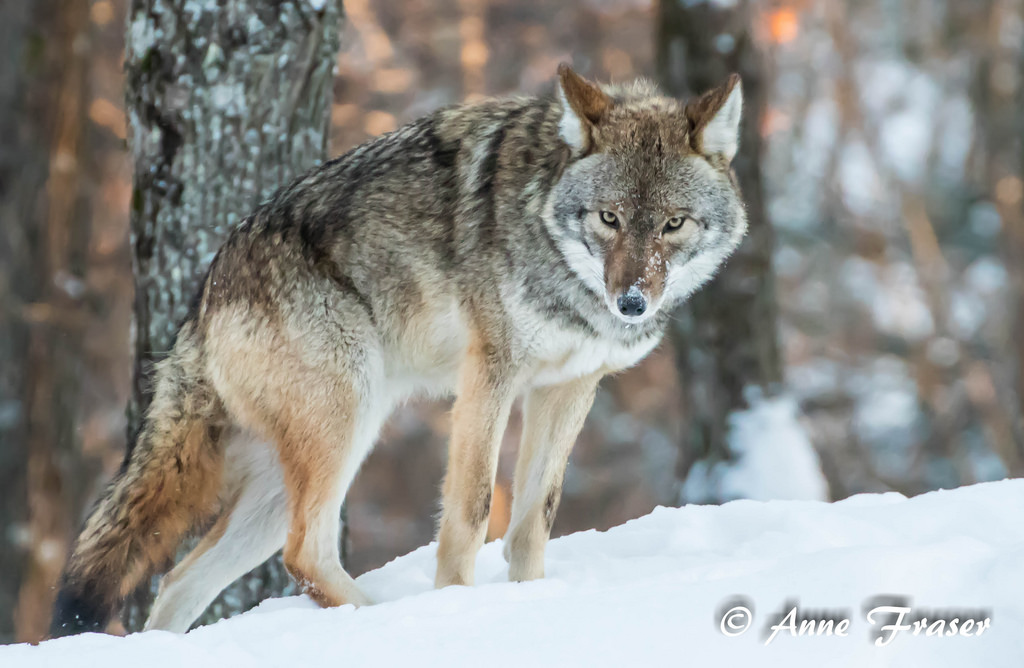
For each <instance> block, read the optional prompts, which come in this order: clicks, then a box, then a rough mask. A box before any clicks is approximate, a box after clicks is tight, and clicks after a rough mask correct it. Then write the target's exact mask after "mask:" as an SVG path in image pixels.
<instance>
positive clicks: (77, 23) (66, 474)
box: [0, 0, 89, 642]
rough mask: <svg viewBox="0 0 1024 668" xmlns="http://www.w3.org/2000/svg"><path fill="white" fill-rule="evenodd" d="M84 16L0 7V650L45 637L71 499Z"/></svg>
mask: <svg viewBox="0 0 1024 668" xmlns="http://www.w3.org/2000/svg"><path fill="white" fill-rule="evenodd" d="M88 16H89V10H88V6H87V5H86V4H84V3H81V2H75V1H72V0H40V1H39V2H33V3H4V4H2V5H0V44H2V45H3V47H2V48H3V50H4V52H3V56H2V57H0V218H2V220H3V227H2V231H0V266H2V267H3V269H4V271H3V272H2V275H0V373H2V376H0V489H3V490H4V495H5V498H4V502H3V503H2V504H0V536H2V537H3V540H4V542H5V543H7V542H8V541H10V543H8V544H7V545H5V546H4V547H3V549H0V642H2V641H4V640H10V639H12V637H13V638H15V639H17V640H20V641H36V640H40V639H41V638H42V637H43V636H44V635H45V633H46V631H47V627H48V623H49V616H50V607H51V604H52V601H53V589H54V586H55V585H56V583H57V579H58V577H59V576H60V568H61V565H62V558H63V556H64V555H65V553H66V552H67V548H68V541H69V539H70V533H71V530H72V522H71V521H70V518H71V517H73V516H74V514H75V513H74V512H73V511H72V508H77V507H78V506H79V505H80V504H79V503H78V501H79V500H80V497H81V494H82V489H81V485H79V484H77V481H78V480H79V479H78V478H76V476H75V473H76V472H77V471H79V469H80V462H79V458H80V452H79V447H78V441H77V437H76V433H75V425H76V422H77V417H78V415H77V410H76V409H77V406H78V400H77V398H78V393H79V386H80V382H79V376H80V375H81V368H80V367H81V364H80V362H81V360H80V358H81V355H82V347H81V338H82V336H81V328H82V325H83V324H84V321H85V311H84V310H83V303H82V300H81V297H82V289H83V286H84V281H83V273H84V266H83V265H84V253H85V249H86V248H87V243H88V231H89V225H88V214H87V211H88V209H87V207H86V206H85V204H86V201H85V196H86V195H85V193H86V191H87V188H86V187H85V182H86V181H87V180H88V178H87V177H86V176H85V175H86V174H88V169H87V167H86V165H85V164H84V161H85V159H86V156H87V155H88V151H87V136H88V133H87V123H86V117H85V106H86V103H87V101H88V94H87V88H86V84H87V78H86V68H85V64H86V63H87V62H88V49H89V39H88V31H89V20H88ZM9 548H10V549H9Z"/></svg>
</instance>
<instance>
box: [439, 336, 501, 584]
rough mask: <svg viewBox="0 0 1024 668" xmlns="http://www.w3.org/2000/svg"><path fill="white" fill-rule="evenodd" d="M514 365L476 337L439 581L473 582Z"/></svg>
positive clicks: (464, 380) (454, 450)
mask: <svg viewBox="0 0 1024 668" xmlns="http://www.w3.org/2000/svg"><path fill="white" fill-rule="evenodd" d="M515 377H516V373H515V370H514V368H513V365H512V363H511V362H510V361H508V360H507V359H506V358H505V355H503V354H502V352H501V351H500V350H496V349H495V348H494V347H493V345H492V344H490V342H488V341H486V340H483V339H482V338H481V337H480V336H479V335H474V339H473V341H472V342H471V343H470V345H469V347H468V350H467V353H466V357H465V359H464V360H463V363H462V368H461V370H460V374H459V384H458V396H457V398H456V400H455V407H454V409H453V411H452V436H451V442H450V444H449V446H448V472H447V473H446V475H445V479H444V489H443V491H442V496H443V511H442V515H441V524H440V527H439V529H438V546H437V575H436V577H435V580H434V584H435V585H436V586H437V587H438V588H440V587H446V586H448V585H452V584H459V585H471V584H473V569H474V566H475V561H476V553H477V552H478V551H479V550H480V546H482V545H483V542H484V537H485V533H486V529H487V517H488V514H489V513H490V509H491V494H492V492H493V488H494V475H495V472H496V471H497V467H498V450H499V448H500V445H501V436H502V434H503V433H504V431H505V425H506V423H507V422H508V414H509V410H510V408H511V406H512V401H513V399H514V398H515V393H516V380H515Z"/></svg>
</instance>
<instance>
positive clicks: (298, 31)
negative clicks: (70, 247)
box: [124, 0, 342, 630]
mask: <svg viewBox="0 0 1024 668" xmlns="http://www.w3.org/2000/svg"><path fill="white" fill-rule="evenodd" d="M321 5H322V6H321ZM341 15H342V6H341V0H326V1H325V2H322V3H320V2H315V1H314V0H222V1H221V2H204V3H192V2H185V0H135V1H134V2H133V3H132V6H131V9H130V10H129V17H128V40H127V46H126V60H127V62H126V65H125V70H126V81H127V103H126V108H127V111H128V120H129V125H130V129H131V132H130V136H131V142H130V143H131V148H132V155H133V158H134V161H135V172H134V188H133V193H132V206H131V229H132V247H133V255H134V262H135V267H134V268H135V281H136V299H135V316H136V332H135V336H136V340H135V373H134V384H133V388H132V402H131V405H130V407H129V425H128V429H129V433H134V431H135V429H137V427H138V423H139V416H140V415H141V414H142V413H143V412H144V411H145V408H146V406H147V405H148V402H149V399H150V397H149V395H148V392H147V388H148V387H149V380H150V370H151V368H152V363H153V362H154V361H157V360H159V359H160V358H161V357H162V356H163V355H164V354H165V353H166V352H167V351H168V349H169V348H170V347H171V345H172V342H173V340H174V334H175V331H176V330H177V327H178V326H179V325H180V323H181V321H182V320H183V319H184V317H185V315H186V313H187V311H188V308H189V303H190V301H191V299H192V298H193V295H194V293H195V291H196V289H197V286H198V285H199V282H200V280H201V278H202V275H203V272H204V271H205V270H206V267H207V266H208V264H209V262H210V260H211V259H212V258H213V255H214V253H215V252H216V251H217V248H218V247H219V246H220V244H221V242H222V241H223V240H224V238H225V236H226V235H227V233H228V231H229V230H230V229H231V228H232V226H233V225H235V224H236V223H237V222H239V221H240V220H241V219H242V218H243V217H244V216H245V215H247V214H248V213H250V212H251V211H252V209H253V208H254V207H255V206H256V204H258V203H259V202H260V201H262V200H264V199H265V198H267V197H268V196H270V195H271V194H272V193H273V192H274V190H275V189H277V188H278V186H280V185H282V184H284V183H286V182H287V181H289V180H290V179H291V178H293V177H294V176H296V175H298V174H300V173H302V172H304V171H306V170H308V169H309V168H310V167H312V166H313V165H315V164H316V163H317V162H318V161H321V160H323V159H324V158H325V157H326V153H327V143H328V128H329V123H330V112H331V99H332V86H333V81H334V77H333V71H334V65H335V61H336V58H337V53H338V46H339V29H340V27H341ZM290 587H291V585H290V582H289V580H288V577H287V575H286V573H285V571H284V568H283V567H282V565H281V562H280V557H279V556H277V557H275V558H274V559H271V560H270V561H268V562H267V563H266V564H264V565H263V566H262V567H260V568H259V569H256V570H255V571H253V572H252V573H250V574H249V575H248V576H245V577H244V578H242V579H240V580H239V581H238V582H236V583H235V584H234V585H232V586H231V587H229V588H228V589H227V590H226V591H225V593H224V594H223V595H222V596H221V597H220V598H219V599H218V600H217V601H216V602H215V603H214V604H213V605H212V606H211V608H210V610H209V611H208V612H207V615H206V616H205V617H204V618H203V620H202V621H203V622H204V623H206V622H209V621H213V620H214V619H218V618H220V617H223V616H227V615H229V614H232V613H235V612H238V611H242V610H246V609H248V608H250V607H252V606H253V605H255V604H256V603H258V602H259V601H260V600H262V599H264V598H266V597H268V596H272V595H281V594H282V593H287V592H289V591H291V589H290ZM142 589H146V588H142ZM150 596H151V594H150V592H149V591H145V592H141V595H140V596H139V597H138V598H139V600H138V601H137V602H136V603H135V604H133V605H129V606H127V607H126V613H125V615H124V621H125V624H126V626H127V627H128V628H129V629H130V630H134V629H138V628H139V627H140V626H141V625H142V623H143V622H144V620H145V612H146V610H148V603H149V597H150Z"/></svg>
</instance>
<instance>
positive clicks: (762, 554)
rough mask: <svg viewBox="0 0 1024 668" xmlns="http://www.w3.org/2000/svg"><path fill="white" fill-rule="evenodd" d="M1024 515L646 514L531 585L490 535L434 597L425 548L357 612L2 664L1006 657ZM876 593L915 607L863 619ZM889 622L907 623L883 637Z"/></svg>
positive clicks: (850, 509)
mask: <svg viewBox="0 0 1024 668" xmlns="http://www.w3.org/2000/svg"><path fill="white" fill-rule="evenodd" d="M1022 510H1024V481H1002V482H997V483H986V484H980V485H975V486H972V487H965V488H960V489H956V490H951V491H941V492H934V493H930V494H925V495H922V496H919V497H915V498H912V499H906V498H904V497H902V496H900V495H898V494H881V495H861V496H856V497H853V498H850V499H847V500H845V501H841V502H838V503H833V504H826V503H820V502H812V501H770V502H754V501H735V502H732V503H728V504H726V505H724V506H720V507H714V506H687V507H684V508H659V509H657V510H655V511H654V512H653V513H651V514H650V515H648V516H646V517H643V518H640V519H638V520H635V521H632V522H629V523H627V524H625V525H623V526H620V527H616V528H614V529H612V530H610V531H607V532H602V533H599V532H596V531H587V532H582V533H578V534H574V535H571V536H566V537H564V538H560V539H558V540H555V541H553V542H552V543H551V544H550V546H549V547H548V552H547V579H545V580H543V581H538V582H530V583H522V584H515V583H509V582H506V581H505V578H506V573H507V566H506V564H505V562H504V560H503V559H502V557H501V545H500V544H499V543H491V544H489V545H486V546H485V547H484V549H483V550H482V551H481V553H480V556H479V558H478V560H477V582H478V584H477V585H476V586H475V587H453V588H448V589H445V590H442V591H433V590H432V589H431V582H432V579H433V572H434V546H433V545H429V546H426V547H423V548H421V549H419V550H416V551H414V552H412V553H411V554H408V555H406V556H404V557H401V558H399V559H396V560H394V561H392V562H391V563H389V564H387V565H386V566H384V567H383V568H380V569H379V570H376V571H373V572H370V573H367V574H365V575H363V576H362V577H361V578H359V582H360V584H361V585H362V586H363V588H364V590H365V591H366V592H367V593H368V594H369V595H370V596H371V597H372V598H373V599H374V600H376V601H378V604H376V605H373V606H369V607H365V608H362V609H359V610H356V609H354V608H352V607H351V606H346V607H343V608H338V609H333V610H320V609H317V608H316V607H315V605H314V604H313V603H311V602H310V601H309V600H307V599H304V598H289V599H281V600H275V601H268V602H266V603H264V604H263V605H262V606H260V607H259V608H257V609H256V610H253V611H251V612H249V613H246V614H244V615H240V616H238V617H235V618H233V619H230V620H226V621H223V622H220V623H218V624H215V625H213V626H209V627H205V628H200V629H197V630H195V631H193V632H191V633H189V634H187V635H175V634H170V633H164V632H149V633H140V634H136V635H132V636H129V637H127V638H115V637H110V636H103V635H96V634H90V635H84V636H77V637H72V638H64V639H60V640H55V641H50V642H46V643H43V644H41V645H39V646H37V647H31V646H27V645H15V646H7V647H0V667H3V668H22V667H28V666H32V667H43V666H61V667H64V666H74V667H78V666H102V667H104V668H114V667H117V666H125V667H131V668H139V667H145V668H164V667H172V666H173V667H180V666H187V667H188V668H205V667H207V666H208V667H210V668H227V667H234V666H251V667H257V668H262V667H270V666H304V667H305V666H321V665H323V666H346V667H349V666H435V665H437V666H441V665H443V666H452V665H473V666H535V665H542V666H556V665H557V666H677V665H678V666H706V665H716V666H737V665H752V666H816V667H817V666H822V665H828V666H908V667H909V666H981V665H984V666H987V667H991V666H1018V667H1019V666H1021V665H1024V633H1022V630H1024V518H1022V517H1021V514H1022V513H1021V511H1022ZM880 596H890V597H891V596H897V597H899V599H898V600H896V601H895V602H894V601H893V600H892V599H891V598H885V599H881V598H878V597H880ZM886 604H890V605H893V606H894V607H895V608H910V611H906V612H905V613H904V614H903V616H902V617H901V618H900V617H897V615H896V614H883V613H882V612H877V611H876V613H875V614H874V616H873V620H874V624H872V623H869V621H868V620H867V612H868V611H869V610H871V609H872V608H874V607H878V606H880V605H886ZM793 608H796V609H797V611H796V612H795V613H793V612H791V611H792V610H793ZM745 610H749V612H750V615H749V616H747V615H746V613H745V612H744V611H745ZM726 613H727V614H726ZM723 615H726V617H727V619H726V620H725V621H724V622H723V619H722V618H723ZM787 615H788V617H787ZM919 617H927V618H928V619H927V621H926V622H923V623H922V622H921V620H920V619H918V618H919ZM843 619H846V620H847V622H846V625H845V633H842V632H841V631H842V630H843V627H842V626H841V624H840V623H841V622H842V620H843ZM940 619H941V620H942V622H943V623H942V626H941V628H938V627H937V625H936V624H935V622H936V621H938V620H940ZM968 619H970V620H971V622H972V623H971V624H970V625H968V624H967V623H966V621H967V620H968ZM915 620H916V621H918V622H919V623H918V625H917V626H916V627H915V626H914V625H913V622H914V621H915ZM954 620H956V621H955V622H954ZM747 622H749V624H747ZM790 622H793V624H790ZM826 622H828V623H827V624H826ZM886 624H889V625H893V624H895V625H897V626H908V627H911V628H910V629H909V630H897V631H895V632H892V631H890V632H885V633H880V630H879V629H880V627H881V626H885V625H886ZM772 626H778V627H779V628H778V629H777V631H775V632H773V631H772V630H771V628H770V627H772ZM968 626H969V628H968ZM723 627H724V629H725V632H723ZM801 627H802V628H803V635H800V630H801ZM812 627H813V629H814V630H813V631H812V630H811V629H812ZM744 628H746V630H745V631H744V630H743V629H744ZM913 628H918V633H917V634H916V635H915V634H914V631H913V630H912V629H913ZM936 628H938V630H937V632H936ZM965 629H968V630H969V633H967V634H961V632H962V631H964V630H965ZM951 630H953V631H954V632H953V633H950V631H951ZM773 633H774V635H773ZM816 633H820V634H821V635H817V634H816ZM886 638H889V641H888V642H883V641H885V639H886ZM880 643H882V644H880Z"/></svg>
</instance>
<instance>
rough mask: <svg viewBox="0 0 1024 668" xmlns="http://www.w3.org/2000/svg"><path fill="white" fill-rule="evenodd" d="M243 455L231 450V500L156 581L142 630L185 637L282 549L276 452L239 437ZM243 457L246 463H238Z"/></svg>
mask: <svg viewBox="0 0 1024 668" xmlns="http://www.w3.org/2000/svg"><path fill="white" fill-rule="evenodd" d="M236 443H237V444H238V445H239V446H240V448H245V452H244V453H243V455H244V456H243V457H233V456H232V455H233V454H234V453H233V452H232V450H231V449H230V448H229V453H228V461H227V467H226V468H229V469H236V470H232V471H230V472H229V473H228V474H227V475H229V476H231V475H237V478H238V479H237V480H235V481H232V482H231V484H230V490H229V494H230V495H231V497H232V499H233V500H232V501H230V502H229V505H228V507H227V508H226V509H225V510H224V511H223V513H222V515H221V517H220V518H219V519H218V520H217V522H216V524H214V526H213V527H212V528H211V529H210V531H209V532H208V533H207V534H206V535H205V536H204V537H203V539H202V540H201V541H200V542H199V544H198V545H196V547H195V548H194V549H193V550H192V552H190V553H189V554H188V556H186V557H185V558H184V559H183V560H182V561H181V563H179V564H178V565H177V566H175V568H174V570H172V571H171V572H170V573H168V574H167V575H166V576H164V578H163V580H161V582H160V593H159V594H158V595H157V597H156V601H154V603H153V609H152V610H151V611H150V615H149V619H148V620H147V622H146V630H147V631H148V630H152V629H160V630H163V631H174V632H176V633H185V632H186V631H188V629H189V627H190V626H191V625H192V623H193V622H194V621H195V620H196V618H197V617H199V615H201V614H202V613H203V611H204V610H205V609H206V608H207V607H208V606H209V605H210V603H211V602H213V600H214V599H215V598H216V597H217V595H218V594H219V593H220V592H221V591H222V590H223V589H224V587H226V586H228V585H229V584H231V583H232V582H234V581H235V580H236V579H238V578H239V577H241V576H242V575H244V574H245V573H248V572H249V571H250V570H252V569H253V568H255V567H256V566H259V565H260V564H261V563H263V562H264V561H266V560H267V559H268V558H269V557H270V556H271V555H272V554H274V552H276V551H277V550H279V549H281V546H282V545H284V539H285V533H286V531H287V528H288V511H287V502H286V499H285V492H284V486H283V485H282V482H281V469H280V466H279V465H278V461H277V453H276V452H275V451H274V449H273V448H272V447H270V446H269V445H267V444H264V443H254V442H251V441H247V440H246V439H238V440H237V441H236V442H235V443H233V444H232V445H233V446H235V445H236ZM240 459H244V462H240V461H238V460H240Z"/></svg>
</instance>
